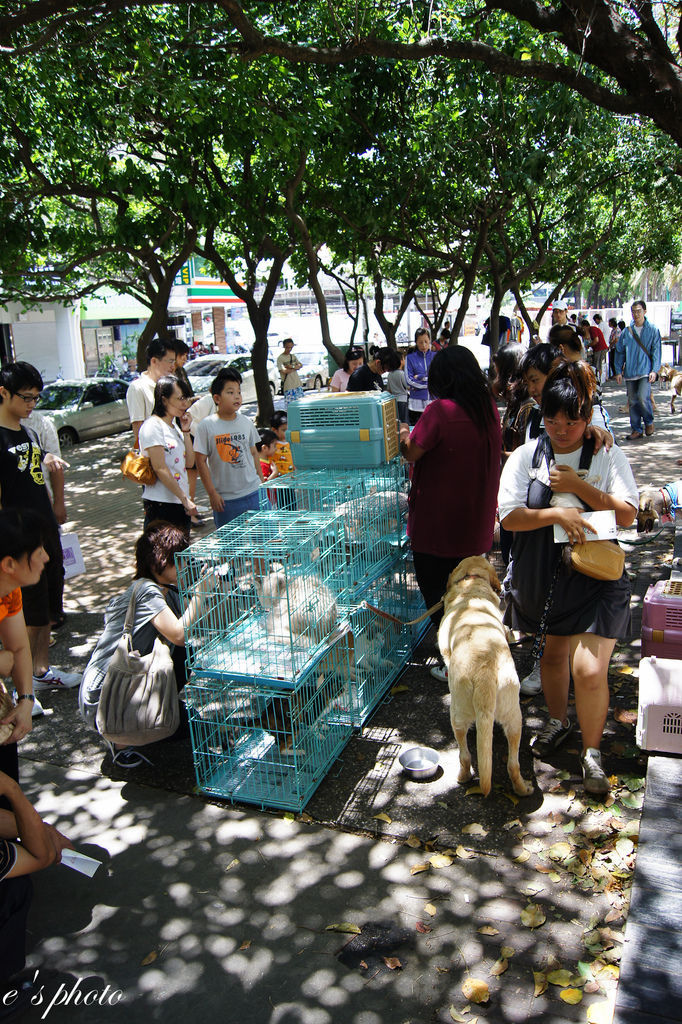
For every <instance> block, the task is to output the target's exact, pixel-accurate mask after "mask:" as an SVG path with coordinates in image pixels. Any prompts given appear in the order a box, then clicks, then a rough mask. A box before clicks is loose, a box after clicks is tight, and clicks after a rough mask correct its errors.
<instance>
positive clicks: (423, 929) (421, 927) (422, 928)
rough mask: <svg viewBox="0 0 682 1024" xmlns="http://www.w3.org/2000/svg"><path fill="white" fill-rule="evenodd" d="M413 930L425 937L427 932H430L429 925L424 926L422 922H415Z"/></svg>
mask: <svg viewBox="0 0 682 1024" xmlns="http://www.w3.org/2000/svg"><path fill="white" fill-rule="evenodd" d="M415 928H416V929H417V931H418V932H421V934H422V935H425V934H426V933H427V932H430V931H431V925H430V924H424V922H423V921H417V923H416V925H415Z"/></svg>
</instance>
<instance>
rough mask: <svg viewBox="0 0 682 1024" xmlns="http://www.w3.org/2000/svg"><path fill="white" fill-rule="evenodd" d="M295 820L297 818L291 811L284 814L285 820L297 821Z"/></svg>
mask: <svg viewBox="0 0 682 1024" xmlns="http://www.w3.org/2000/svg"><path fill="white" fill-rule="evenodd" d="M295 820H296V819H295V818H294V816H293V814H292V813H291V811H287V813H286V814H285V815H284V821H288V822H289V823H291V822H292V821H295Z"/></svg>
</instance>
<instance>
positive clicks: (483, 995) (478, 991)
mask: <svg viewBox="0 0 682 1024" xmlns="http://www.w3.org/2000/svg"><path fill="white" fill-rule="evenodd" d="M462 992H463V993H464V998H465V999H470V1000H471V1002H472V1003H487V1002H488V999H489V998H490V989H489V988H488V983H487V982H486V981H481V979H480V978H467V979H466V981H464V982H462Z"/></svg>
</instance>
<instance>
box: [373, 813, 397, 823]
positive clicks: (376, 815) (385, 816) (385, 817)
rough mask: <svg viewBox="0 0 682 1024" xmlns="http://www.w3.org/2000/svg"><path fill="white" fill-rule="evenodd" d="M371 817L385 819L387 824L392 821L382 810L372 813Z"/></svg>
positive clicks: (378, 819)
mask: <svg viewBox="0 0 682 1024" xmlns="http://www.w3.org/2000/svg"><path fill="white" fill-rule="evenodd" d="M373 817H374V820H375V821H385V822H386V824H387V825H390V824H391V822H392V821H393V819H392V818H389V816H388V815H387V814H386V813H385V812H384V811H381V812H380V813H379V814H375V815H373Z"/></svg>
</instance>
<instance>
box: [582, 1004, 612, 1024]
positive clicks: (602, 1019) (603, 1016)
mask: <svg viewBox="0 0 682 1024" xmlns="http://www.w3.org/2000/svg"><path fill="white" fill-rule="evenodd" d="M612 1020H613V1003H611V1002H604V1003H592V1005H591V1006H588V1007H587V1024H611V1021H612Z"/></svg>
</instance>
